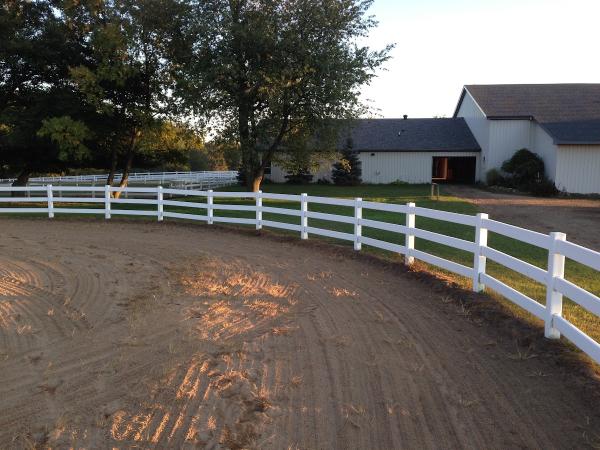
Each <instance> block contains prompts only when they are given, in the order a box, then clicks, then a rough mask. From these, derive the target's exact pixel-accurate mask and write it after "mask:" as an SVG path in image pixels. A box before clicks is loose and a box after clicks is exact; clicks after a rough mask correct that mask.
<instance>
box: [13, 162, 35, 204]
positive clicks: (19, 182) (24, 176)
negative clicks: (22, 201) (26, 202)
mask: <svg viewBox="0 0 600 450" xmlns="http://www.w3.org/2000/svg"><path fill="white" fill-rule="evenodd" d="M30 175H31V169H29V168H28V167H26V168H24V169H23V170H21V172H20V173H19V175H18V176H17V179H16V180H15V181H13V184H12V186H13V187H20V186H27V182H28V181H29V176H30ZM25 195H26V192H15V191H13V192H11V196H12V197H25Z"/></svg>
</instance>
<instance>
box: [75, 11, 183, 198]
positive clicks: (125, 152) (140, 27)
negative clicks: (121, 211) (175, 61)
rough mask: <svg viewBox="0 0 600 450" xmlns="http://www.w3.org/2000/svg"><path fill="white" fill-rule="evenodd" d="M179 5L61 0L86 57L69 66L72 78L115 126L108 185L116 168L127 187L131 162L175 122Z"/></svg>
mask: <svg viewBox="0 0 600 450" xmlns="http://www.w3.org/2000/svg"><path fill="white" fill-rule="evenodd" d="M179 6H180V3H179V2H178V1H177V0H124V1H116V0H98V1H83V2H82V1H79V0H67V1H65V2H64V11H65V15H66V17H67V22H68V23H69V24H71V26H73V27H75V28H76V29H78V30H79V32H80V34H81V35H82V40H83V42H85V45H86V48H87V50H88V54H89V58H88V59H87V60H86V61H85V62H84V63H83V64H80V65H78V66H75V67H72V68H71V70H70V73H71V78H72V80H73V81H74V82H75V84H76V86H77V88H78V90H79V92H80V93H81V94H82V96H83V98H84V99H85V102H86V103H87V104H89V105H91V106H93V107H94V108H96V110H98V111H99V112H100V114H102V115H103V116H104V117H108V118H110V120H111V122H112V123H113V124H114V126H113V129H112V134H113V139H112V141H111V146H110V161H111V163H110V172H109V176H108V179H107V181H106V182H107V184H112V183H113V179H114V176H115V172H116V170H117V168H118V165H119V164H121V165H122V173H123V175H122V177H121V180H120V183H119V185H120V186H121V187H123V186H126V185H127V181H128V175H129V172H130V170H131V168H132V166H133V164H134V160H135V158H136V157H138V158H139V159H144V158H146V159H147V158H148V149H149V148H154V147H156V146H155V145H154V144H155V143H156V142H155V143H151V142H150V141H151V140H152V138H153V137H157V136H161V137H164V131H165V130H166V128H165V127H167V126H168V124H169V123H171V121H173V120H176V118H177V117H176V109H175V107H176V106H177V102H176V101H175V99H174V98H173V97H172V95H171V94H172V92H173V90H174V89H173V78H172V76H171V73H172V70H171V65H172V58H171V57H170V53H169V49H170V48H171V42H172V33H173V32H174V30H176V29H177V26H176V24H177V18H178V12H179ZM165 19H166V20H165ZM159 141H160V139H159V140H158V141H157V142H159Z"/></svg>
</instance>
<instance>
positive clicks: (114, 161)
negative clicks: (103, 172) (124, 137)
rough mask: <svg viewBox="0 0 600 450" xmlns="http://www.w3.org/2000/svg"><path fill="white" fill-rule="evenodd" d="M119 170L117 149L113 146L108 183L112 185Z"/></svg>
mask: <svg viewBox="0 0 600 450" xmlns="http://www.w3.org/2000/svg"><path fill="white" fill-rule="evenodd" d="M116 172H117V149H116V148H113V151H112V154H111V157H110V172H108V177H107V178H106V184H107V185H109V186H112V184H113V182H114V181H115V173H116Z"/></svg>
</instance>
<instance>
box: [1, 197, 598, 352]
mask: <svg viewBox="0 0 600 450" xmlns="http://www.w3.org/2000/svg"><path fill="white" fill-rule="evenodd" d="M90 191H91V192H93V193H94V195H93V196H92V197H82V196H80V195H78V194H81V193H89V192H90ZM117 191H121V192H123V193H124V194H125V193H126V194H128V195H127V198H122V197H121V198H113V196H112V193H114V192H117ZM15 192H21V193H27V194H28V195H29V196H28V197H8V196H4V197H0V214H8V213H47V214H48V217H50V218H52V217H54V215H55V214H72V213H75V214H99V215H104V217H105V218H106V219H110V218H111V216H113V215H140V216H153V217H157V218H158V220H159V221H162V220H164V219H165V218H169V217H171V218H177V219H189V220H198V221H205V222H206V223H208V224H213V223H218V222H222V223H234V224H245V225H254V226H256V228H257V229H261V228H262V227H271V228H279V229H283V230H291V231H295V232H298V233H300V237H301V239H307V238H308V236H309V234H315V235H320V236H326V237H329V238H334V239H341V240H344V241H349V242H352V243H353V245H354V249H355V250H360V249H361V248H362V246H363V245H367V246H371V247H376V248H380V249H383V250H389V251H391V252H395V253H400V254H402V255H403V256H404V259H405V262H406V264H409V265H410V264H412V263H413V262H414V260H415V259H419V260H421V261H424V262H426V263H428V264H432V265H434V266H438V267H441V268H442V269H445V270H448V271H450V272H453V273H456V274H459V275H461V276H464V277H468V278H470V279H471V280H472V285H473V290H474V291H476V292H480V291H483V290H484V289H485V288H486V286H487V287H489V288H491V289H493V290H494V291H496V292H498V293H499V294H501V295H503V296H504V297H506V298H507V299H508V300H510V301H511V302H513V303H515V304H517V305H518V306H520V307H521V308H523V309H525V310H527V311H528V312H530V313H531V314H533V315H534V316H536V317H538V318H539V319H541V320H543V321H544V323H545V336H546V337H547V338H550V339H558V338H559V337H560V336H561V334H562V335H563V336H565V337H566V338H567V339H568V340H569V341H571V342H572V343H573V344H575V345H576V346H577V347H579V348H580V349H581V350H583V351H584V352H585V353H586V354H587V355H588V356H590V357H591V358H592V359H593V360H594V361H596V362H597V363H598V364H600V344H598V343H597V342H596V341H594V340H593V339H592V338H591V337H589V336H588V335H586V334H585V333H584V332H582V331H581V330H580V329H578V328H577V327H576V326H575V325H573V324H572V323H570V322H569V321H568V320H566V319H565V318H564V317H563V316H562V305H563V295H565V296H567V297H568V298H570V299H571V300H572V301H573V302H575V303H577V304H579V305H580V306H582V307H583V308H585V309H586V310H587V311H589V312H591V313H592V314H594V315H596V316H599V317H600V298H599V297H598V296H596V295H594V294H593V293H591V292H588V291H586V290H585V289H583V288H581V287H579V286H577V285H575V284H574V283H572V282H570V281H568V280H566V279H565V278H564V271H565V258H569V259H571V260H574V261H577V262H578V263H580V264H583V265H585V266H587V267H590V268H592V269H593V270H595V271H600V253H599V252H596V251H594V250H591V249H588V248H585V247H582V246H579V245H577V244H574V243H572V242H569V241H567V240H566V236H565V234H564V233H550V234H549V235H545V234H542V233H538V232H535V231H531V230H527V229H524V228H520V227H516V226H514V225H509V224H506V223H502V222H497V221H495V220H491V219H490V218H489V217H488V216H487V214H477V215H476V216H470V215H465V214H457V213H452V212H446V211H439V210H434V209H427V208H422V207H418V206H416V205H415V204H414V203H408V204H406V205H400V204H390V203H378V202H370V201H363V200H362V199H360V198H356V199H352V200H350V199H340V198H329V197H317V196H312V195H307V194H301V195H288V194H272V193H262V192H258V193H253V192H213V191H212V190H208V191H196V190H187V189H169V188H163V187H162V186H158V187H129V188H124V189H121V188H118V187H109V186H104V187H89V186H86V187H77V186H60V187H58V186H52V185H47V186H30V187H0V193H4V195H7V194H8V195H10V194H12V193H15ZM65 192H71V193H73V194H71V195H70V196H69V195H67V196H65ZM57 193H58V194H59V195H58V196H56V195H55V194H57ZM21 195H23V194H21ZM136 195H137V196H142V195H143V196H145V197H144V198H134V197H135V196H136ZM178 196H180V197H186V196H193V197H200V198H201V199H204V201H200V202H192V201H181V200H176V199H175V198H177V197H178ZM149 197H150V198H149ZM217 198H234V199H238V198H239V199H252V200H254V202H253V204H251V205H237V204H218V203H215V202H214V199H217ZM263 200H283V201H289V202H298V203H299V206H300V207H299V209H290V208H280V207H273V206H263ZM6 203H32V205H31V206H32V207H14V206H9V207H2V205H3V204H6ZM36 203H37V204H39V203H43V204H44V205H43V206H41V207H40V206H39V205H35V204H36ZM57 203H64V204H77V203H80V204H81V203H83V204H89V203H93V204H99V207H98V208H90V207H77V206H76V205H75V206H73V205H71V206H65V205H63V206H55V204H57ZM118 204H130V205H132V204H133V205H136V204H137V205H150V206H151V207H152V209H151V210H150V209H144V210H136V209H115V208H112V206H113V205H118ZM309 204H321V205H323V204H324V205H335V206H345V207H348V208H352V209H353V211H354V214H353V215H352V216H349V215H348V216H345V215H338V214H329V213H323V212H316V211H309V208H308V206H309ZM84 206H86V205H84ZM165 207H186V208H193V209H198V210H199V211H198V214H190V213H189V212H185V213H184V212H175V211H168V210H165ZM365 209H366V210H377V211H387V212H392V213H399V214H404V215H405V217H406V219H405V223H404V225H400V224H396V223H389V222H382V221H377V220H369V219H364V218H363V210H365ZM200 210H204V211H205V213H204V214H201V213H200ZM218 210H228V211H240V212H245V213H246V214H248V213H253V214H252V216H253V217H230V216H218V215H217V216H215V215H214V211H218ZM263 213H270V214H280V215H285V216H293V217H297V218H298V223H286V222H278V221H273V220H264V219H263ZM417 216H420V217H428V218H430V219H436V220H440V221H445V222H451V223H457V224H461V225H466V226H469V227H473V228H474V230H475V239H474V241H473V242H471V241H467V240H464V239H459V238H456V237H452V236H447V235H444V234H440V233H436V232H432V231H428V230H424V229H420V228H417V227H416V226H415V223H416V222H415V218H416V217H417ZM310 219H320V220H325V221H331V222H339V223H345V224H350V225H353V232H352V233H347V232H341V231H336V230H330V229H326V228H320V227H316V226H311V225H310V224H309V220H310ZM363 227H367V228H375V229H378V230H385V231H389V232H393V233H397V234H401V235H404V236H405V243H404V245H400V244H396V243H392V242H387V241H385V240H380V239H374V238H370V237H366V236H363V233H362V229H363ZM488 231H491V232H494V233H497V234H500V235H503V236H507V237H509V238H512V239H515V240H517V241H521V242H523V243H526V244H530V245H534V246H536V247H539V248H542V249H544V250H546V251H547V254H548V266H547V267H548V268H547V270H544V269H541V268H539V267H537V266H534V265H532V264H529V263H527V262H525V261H522V260H520V259H518V258H515V257H514V256H511V255H508V254H506V253H503V252H501V251H499V250H497V249H494V248H492V247H489V246H488V243H487V238H488ZM415 237H418V238H421V239H425V240H428V241H432V242H435V243H438V244H443V245H447V246H450V247H453V248H457V249H460V250H463V251H466V252H469V253H471V254H473V265H472V267H471V266H465V265H462V264H459V263H457V262H454V261H450V260H447V259H444V258H441V257H439V256H435V255H432V254H430V253H426V252H424V251H422V250H417V249H416V248H415ZM488 259H490V260H492V261H495V262H496V263H498V264H500V265H502V266H505V267H507V268H509V269H511V270H513V271H515V272H518V273H520V274H522V275H524V276H526V277H528V278H530V279H532V280H534V281H536V282H538V283H541V284H542V285H544V286H545V289H546V304H545V305H543V304H541V303H539V302H537V301H536V300H534V299H532V298H531V297H528V296H527V295H525V294H523V293H522V292H519V291H518V290H516V289H513V288H512V287H510V286H508V285H507V284H505V283H503V282H502V281H500V280H498V279H496V278H494V277H493V276H491V275H490V274H489V273H487V272H486V261H487V260H488Z"/></svg>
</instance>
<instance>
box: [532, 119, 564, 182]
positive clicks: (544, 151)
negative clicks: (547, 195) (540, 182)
mask: <svg viewBox="0 0 600 450" xmlns="http://www.w3.org/2000/svg"><path fill="white" fill-rule="evenodd" d="M532 135H533V144H532V146H531V148H530V150H531V151H532V152H534V153H537V154H538V155H540V157H541V158H542V159H543V160H544V166H545V168H546V176H547V177H548V178H550V179H551V180H556V161H557V151H558V150H557V147H556V145H554V141H553V140H552V137H550V135H549V134H548V133H546V131H544V129H543V128H542V127H540V126H539V125H538V124H533V133H532Z"/></svg>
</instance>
